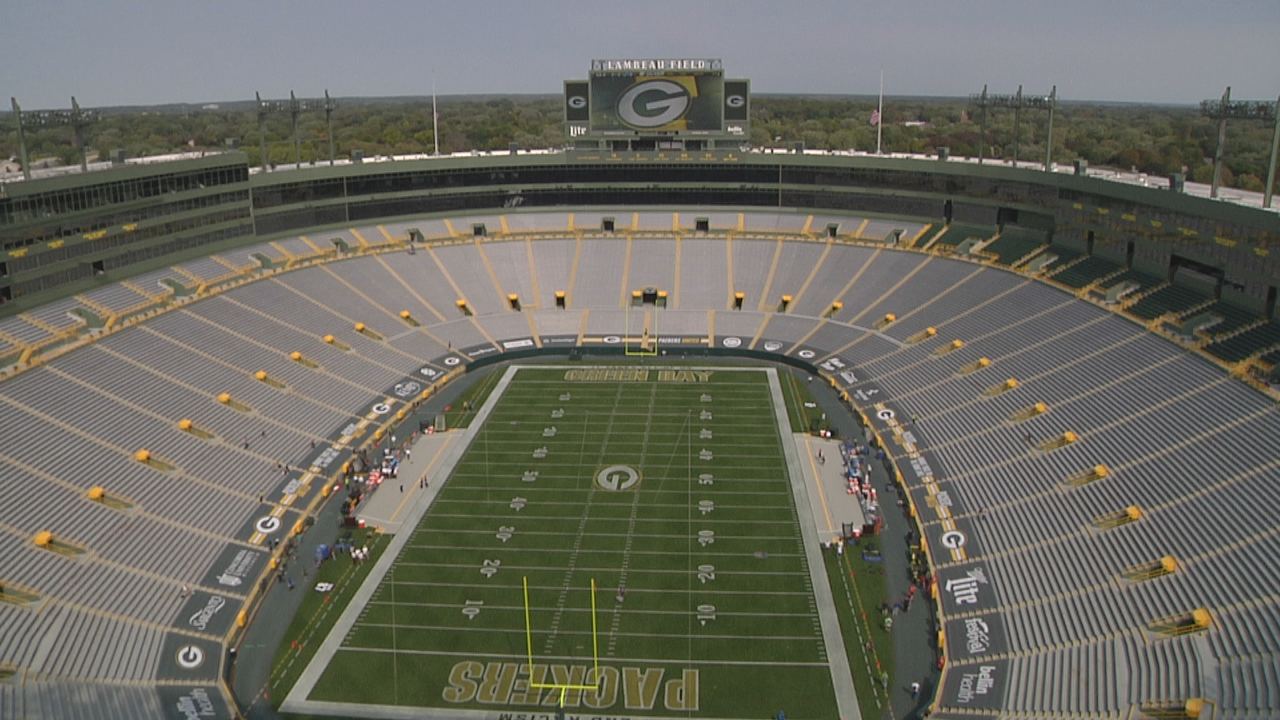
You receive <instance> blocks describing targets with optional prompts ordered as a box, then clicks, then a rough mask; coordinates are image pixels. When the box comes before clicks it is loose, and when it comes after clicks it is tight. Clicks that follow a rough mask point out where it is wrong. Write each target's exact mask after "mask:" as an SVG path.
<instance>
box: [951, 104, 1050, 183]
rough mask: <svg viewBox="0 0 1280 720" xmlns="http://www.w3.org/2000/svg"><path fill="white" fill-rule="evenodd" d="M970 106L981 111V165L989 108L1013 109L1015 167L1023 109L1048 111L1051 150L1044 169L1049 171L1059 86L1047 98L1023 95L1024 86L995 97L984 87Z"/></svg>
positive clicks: (979, 152)
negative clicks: (1012, 93) (1015, 91)
mask: <svg viewBox="0 0 1280 720" xmlns="http://www.w3.org/2000/svg"><path fill="white" fill-rule="evenodd" d="M969 104H971V105H974V106H976V107H977V108H978V109H979V110H981V111H982V112H981V115H980V117H981V120H979V125H978V127H979V130H978V133H979V146H978V162H979V163H981V162H982V160H983V158H984V157H985V153H986V145H987V108H989V107H993V108H994V107H1005V108H1013V165H1014V167H1017V165H1018V146H1019V144H1020V143H1021V140H1022V109H1023V108H1027V109H1029V110H1048V111H1049V124H1048V135H1049V137H1048V145H1049V150H1048V153H1047V154H1046V155H1045V161H1044V169H1045V170H1049V169H1050V167H1051V165H1052V163H1053V114H1054V111H1055V110H1056V108H1057V107H1058V86H1057V85H1054V86H1053V90H1052V92H1050V93H1049V94H1048V95H1046V96H1040V95H1026V96H1024V95H1023V94H1022V86H1021V85H1019V86H1018V92H1017V94H1014V95H993V94H989V93H987V86H986V85H983V86H982V92H981V93H980V94H976V95H970V96H969Z"/></svg>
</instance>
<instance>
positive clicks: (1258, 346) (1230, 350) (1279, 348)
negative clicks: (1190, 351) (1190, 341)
mask: <svg viewBox="0 0 1280 720" xmlns="http://www.w3.org/2000/svg"><path fill="white" fill-rule="evenodd" d="M1205 350H1208V351H1209V352H1210V353H1213V355H1214V356H1216V357H1219V358H1222V359H1223V360H1225V361H1227V362H1240V361H1241V360H1244V359H1245V358H1247V357H1249V356H1251V355H1254V354H1255V353H1259V352H1264V357H1265V356H1266V353H1267V352H1270V353H1272V354H1274V353H1276V352H1280V323H1277V322H1276V321H1274V320H1272V321H1270V322H1264V323H1262V324H1260V325H1258V326H1256V327H1252V328H1249V329H1248V330H1245V331H1244V332H1242V333H1239V334H1237V335H1233V336H1232V337H1229V338H1226V339H1225V340H1219V341H1217V342H1214V343H1212V344H1210V345H1208V346H1206V347H1205Z"/></svg>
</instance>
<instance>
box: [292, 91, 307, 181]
mask: <svg viewBox="0 0 1280 720" xmlns="http://www.w3.org/2000/svg"><path fill="white" fill-rule="evenodd" d="M305 104H306V103H305V101H304V102H298V97H297V96H296V95H294V94H293V91H292V90H290V91H289V120H290V123H291V124H292V127H293V166H294V167H302V141H301V140H299V139H298V114H299V113H301V112H302V109H303V106H304V105H305Z"/></svg>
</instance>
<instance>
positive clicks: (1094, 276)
mask: <svg viewBox="0 0 1280 720" xmlns="http://www.w3.org/2000/svg"><path fill="white" fill-rule="evenodd" d="M1120 269H1121V266H1120V265H1118V264H1116V263H1114V262H1112V261H1110V260H1105V259H1103V258H1100V257H1087V258H1084V259H1082V260H1080V261H1079V262H1076V263H1075V264H1073V265H1071V266H1070V267H1068V268H1066V269H1064V270H1062V271H1061V272H1057V273H1054V274H1053V275H1051V276H1050V277H1052V278H1053V280H1054V282H1059V283H1062V284H1063V285H1066V286H1067V287H1073V288H1083V287H1086V286H1088V285H1090V284H1091V283H1094V282H1096V281H1098V280H1101V279H1102V278H1104V277H1106V276H1108V275H1111V274H1112V273H1114V272H1116V271H1117V270H1120Z"/></svg>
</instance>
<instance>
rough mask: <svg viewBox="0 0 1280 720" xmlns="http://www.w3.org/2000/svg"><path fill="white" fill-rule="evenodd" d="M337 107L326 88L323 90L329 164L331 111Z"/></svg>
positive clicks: (331, 148) (331, 160)
mask: <svg viewBox="0 0 1280 720" xmlns="http://www.w3.org/2000/svg"><path fill="white" fill-rule="evenodd" d="M337 108H338V101H337V100H334V99H333V98H331V97H329V90H328V88H326V89H325V91H324V123H325V125H326V126H328V128H329V129H328V133H329V165H331V166H332V165H333V111H334V110H336V109H337Z"/></svg>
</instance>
